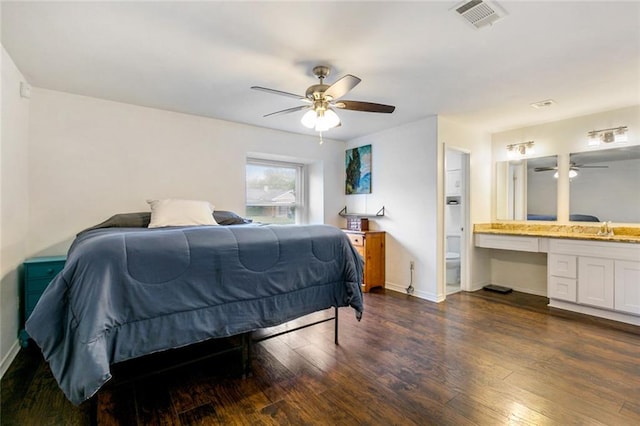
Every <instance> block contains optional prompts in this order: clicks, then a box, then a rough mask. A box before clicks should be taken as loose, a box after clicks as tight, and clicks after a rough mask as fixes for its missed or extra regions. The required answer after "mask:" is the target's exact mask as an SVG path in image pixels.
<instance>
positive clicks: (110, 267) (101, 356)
mask: <svg viewBox="0 0 640 426" xmlns="http://www.w3.org/2000/svg"><path fill="white" fill-rule="evenodd" d="M115 222H117V221H115ZM115 222H114V221H111V224H109V223H103V224H101V225H99V226H97V227H94V228H92V229H89V230H86V231H84V232H82V233H80V234H79V235H78V236H77V237H76V239H75V240H74V242H73V244H72V246H71V248H70V249H69V252H68V256H67V262H66V264H65V267H64V269H63V270H62V271H61V272H60V274H58V275H57V276H56V277H55V278H54V280H53V281H52V282H51V284H50V285H49V286H48V287H47V289H46V291H45V292H44V293H43V295H42V297H41V299H40V301H39V302H38V305H37V306H36V308H35V309H34V311H33V313H32V314H31V316H30V317H29V319H28V320H27V323H26V329H27V332H28V333H29V335H30V336H31V338H32V339H33V340H34V341H35V342H36V343H37V344H38V346H39V347H40V349H41V350H42V352H43V355H44V357H45V359H46V360H47V361H48V363H49V365H50V368H51V371H52V373H53V375H54V377H55V378H56V380H57V382H58V384H59V386H60V388H61V389H62V391H63V392H64V393H65V395H66V396H67V398H68V399H69V400H70V401H71V402H73V403H74V404H80V403H82V402H83V401H85V400H87V399H89V398H91V396H93V395H94V394H95V393H96V392H97V391H98V390H99V389H100V387H101V386H103V385H104V384H105V383H106V382H107V381H108V380H110V378H111V372H110V366H111V365H112V364H114V363H119V362H122V361H126V360H129V359H133V358H137V357H141V356H144V355H147V354H151V353H155V352H159V351H164V350H168V349H172V348H179V347H183V346H187V345H191V344H193V343H197V342H202V341H205V340H208V339H212V338H222V337H227V336H234V335H240V334H243V333H247V332H251V331H254V330H258V329H262V328H265V327H272V326H275V325H279V324H282V323H285V322H288V321H290V320H293V319H296V318H299V317H301V316H304V315H307V314H310V313H313V312H316V311H319V310H324V309H327V308H330V307H335V308H336V312H337V307H346V306H350V307H352V308H353V309H354V310H355V315H356V317H357V318H358V320H359V319H360V318H361V316H362V312H363V302H362V292H361V284H362V276H363V273H362V259H361V258H360V256H359V255H358V253H357V252H356V251H355V250H354V248H353V247H352V245H351V244H350V242H349V240H348V238H347V236H346V235H345V234H344V233H343V232H342V231H340V230H339V229H337V228H335V227H332V226H327V225H308V226H295V225H280V226H269V225H266V226H265V225H254V224H246V223H244V224H239V225H233V226H185V227H164V228H153V229H151V228H144V227H128V226H126V225H127V221H124V223H120V222H119V223H115ZM144 222H145V221H144V220H142V221H141V226H142V225H143V224H144ZM136 226H137V225H136Z"/></svg>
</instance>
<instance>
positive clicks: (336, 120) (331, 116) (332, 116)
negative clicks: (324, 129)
mask: <svg viewBox="0 0 640 426" xmlns="http://www.w3.org/2000/svg"><path fill="white" fill-rule="evenodd" d="M324 119H325V120H326V122H327V126H329V128H330V129H333V128H334V127H336V126H337V125H339V124H340V117H338V114H336V113H335V112H334V111H333V110H332V109H328V110H326V111H325V112H324Z"/></svg>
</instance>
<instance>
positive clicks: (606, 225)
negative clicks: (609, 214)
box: [598, 221, 613, 237]
mask: <svg viewBox="0 0 640 426" xmlns="http://www.w3.org/2000/svg"><path fill="white" fill-rule="evenodd" d="M598 235H599V236H602V237H613V227H612V226H611V221H606V222H602V225H600V230H599V231H598Z"/></svg>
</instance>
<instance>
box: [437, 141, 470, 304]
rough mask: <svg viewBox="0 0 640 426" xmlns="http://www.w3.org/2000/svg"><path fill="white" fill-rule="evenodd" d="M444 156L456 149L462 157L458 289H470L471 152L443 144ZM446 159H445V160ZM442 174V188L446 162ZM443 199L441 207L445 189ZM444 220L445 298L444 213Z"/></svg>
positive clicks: (444, 201) (445, 174) (444, 274)
mask: <svg viewBox="0 0 640 426" xmlns="http://www.w3.org/2000/svg"><path fill="white" fill-rule="evenodd" d="M444 149H445V152H444V158H445V159H446V152H447V151H449V150H450V151H456V152H458V153H460V154H461V156H462V158H461V160H460V163H461V178H460V181H461V188H460V200H461V201H462V202H461V204H462V205H461V206H460V207H461V208H462V211H461V215H460V222H461V228H462V229H461V232H460V291H470V282H471V281H470V277H471V270H470V269H471V268H470V267H469V264H470V262H469V253H470V251H469V244H471V240H470V238H471V209H470V208H469V207H470V206H469V200H470V196H469V194H470V192H471V191H470V185H471V183H470V180H469V175H470V163H471V152H470V151H469V150H466V149H463V148H458V147H455V146H449V145H447V144H445V146H444ZM445 161H446V160H445ZM443 171H444V172H443V175H444V188H446V187H447V182H446V179H447V173H446V164H445V165H444V167H443ZM442 193H443V199H442V205H443V209H446V204H447V195H446V191H443V192H442ZM443 216H444V222H443V254H444V255H443V264H442V268H443V271H444V273H443V274H442V283H441V286H442V287H441V288H443V289H444V291H443V293H442V294H443V295H444V298H445V299H446V297H447V274H446V272H447V259H446V257H447V256H446V244H447V222H446V214H444V210H443Z"/></svg>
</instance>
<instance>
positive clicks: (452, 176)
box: [445, 170, 462, 195]
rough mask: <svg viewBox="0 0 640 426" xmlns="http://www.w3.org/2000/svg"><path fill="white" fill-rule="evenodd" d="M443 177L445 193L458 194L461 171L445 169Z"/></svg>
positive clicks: (460, 184) (460, 183)
mask: <svg viewBox="0 0 640 426" xmlns="http://www.w3.org/2000/svg"><path fill="white" fill-rule="evenodd" d="M445 179H446V183H445V185H446V189H445V192H446V194H445V195H460V194H461V192H460V187H461V186H462V173H461V172H460V170H449V171H447V174H446V176H445Z"/></svg>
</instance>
